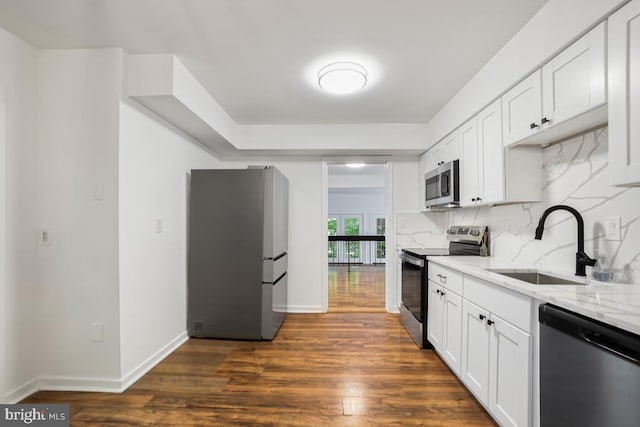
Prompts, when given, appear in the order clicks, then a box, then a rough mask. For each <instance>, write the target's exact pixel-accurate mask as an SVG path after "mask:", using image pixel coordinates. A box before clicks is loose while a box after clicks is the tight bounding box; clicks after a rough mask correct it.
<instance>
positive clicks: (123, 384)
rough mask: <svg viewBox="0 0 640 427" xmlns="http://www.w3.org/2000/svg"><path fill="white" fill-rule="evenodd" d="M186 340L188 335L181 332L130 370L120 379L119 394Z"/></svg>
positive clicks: (185, 332)
mask: <svg viewBox="0 0 640 427" xmlns="http://www.w3.org/2000/svg"><path fill="white" fill-rule="evenodd" d="M188 339H189V335H188V334H187V331H184V332H182V333H181V334H180V335H178V336H177V337H175V338H174V339H173V340H171V342H169V343H168V344H167V345H165V346H164V347H162V348H161V349H160V350H158V351H157V352H156V353H155V354H154V355H152V356H151V357H149V358H148V359H147V360H145V361H144V362H142V363H141V364H140V365H138V367H136V368H134V369H132V370H131V372H129V373H128V374H127V375H125V376H123V377H122V378H121V380H120V390H119V392H123V391H125V390H126V389H128V388H129V387H130V386H131V384H133V383H135V382H136V381H138V380H139V379H140V377H142V376H143V375H144V374H146V373H147V372H149V371H150V370H151V368H153V367H154V366H156V365H157V364H158V363H160V361H162V359H164V358H165V357H167V356H168V355H170V354H171V353H173V351H174V350H175V349H177V348H178V347H180V346H181V345H182V344H184V343H185V342H186V341H187V340H188Z"/></svg>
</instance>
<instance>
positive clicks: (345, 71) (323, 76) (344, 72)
mask: <svg viewBox="0 0 640 427" xmlns="http://www.w3.org/2000/svg"><path fill="white" fill-rule="evenodd" d="M366 84H367V70H366V69H365V68H364V67H363V66H362V65H359V64H356V63H355V62H334V63H332V64H329V65H327V66H325V67H322V68H321V69H320V71H318V86H320V87H321V88H322V89H324V90H326V91H327V92H329V93H333V94H336V95H344V94H348V93H353V92H356V91H358V90H360V89H362V88H363V87H364V86H365V85H366Z"/></svg>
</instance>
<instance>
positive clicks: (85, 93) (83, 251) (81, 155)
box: [37, 49, 124, 388]
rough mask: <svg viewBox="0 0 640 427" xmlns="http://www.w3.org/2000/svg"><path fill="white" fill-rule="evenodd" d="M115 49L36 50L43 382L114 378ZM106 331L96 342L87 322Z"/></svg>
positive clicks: (118, 59)
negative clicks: (45, 240)
mask: <svg viewBox="0 0 640 427" xmlns="http://www.w3.org/2000/svg"><path fill="white" fill-rule="evenodd" d="M123 58H124V53H123V52H122V51H121V50H119V49H95V50H40V51H38V78H37V85H38V91H39V94H38V119H37V129H38V154H39V158H38V160H39V162H38V166H39V167H38V171H39V174H38V187H39V192H38V193H39V205H38V209H37V212H38V224H39V226H40V227H46V228H48V230H49V233H50V239H51V241H50V245H48V246H40V247H39V260H40V262H39V266H40V269H39V273H40V274H39V287H40V289H39V298H40V301H41V302H42V306H41V309H40V314H41V320H42V323H41V325H40V326H41V328H42V338H41V341H40V345H41V348H40V349H39V351H40V353H41V354H43V355H45V356H44V357H43V361H42V366H41V374H42V376H43V380H41V385H42V386H43V387H49V386H51V387H56V388H59V387H61V386H64V385H65V384H66V383H72V384H74V386H75V387H76V388H77V387H79V386H80V387H81V386H86V387H102V386H105V387H109V386H111V385H113V384H116V381H117V380H118V379H119V378H120V360H119V359H120V357H119V355H120V325H119V313H118V256H117V255H118V163H117V162H118V102H119V99H120V93H121V81H122V66H123ZM94 322H97V323H100V324H103V325H104V340H103V341H102V342H93V341H92V323H94Z"/></svg>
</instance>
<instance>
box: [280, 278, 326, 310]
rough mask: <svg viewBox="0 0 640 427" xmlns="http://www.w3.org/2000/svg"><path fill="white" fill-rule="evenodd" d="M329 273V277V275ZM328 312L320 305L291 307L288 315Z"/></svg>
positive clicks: (288, 308)
mask: <svg viewBox="0 0 640 427" xmlns="http://www.w3.org/2000/svg"><path fill="white" fill-rule="evenodd" d="M328 274H329V273H328V271H327V275H328ZM326 312H327V310H326V309H324V308H322V306H320V305H290V306H288V307H287V313H326Z"/></svg>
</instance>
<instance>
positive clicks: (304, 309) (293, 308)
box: [287, 305, 326, 313]
mask: <svg viewBox="0 0 640 427" xmlns="http://www.w3.org/2000/svg"><path fill="white" fill-rule="evenodd" d="M325 312H326V311H325V310H323V309H322V307H321V306H319V305H288V306H287V313H325Z"/></svg>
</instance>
